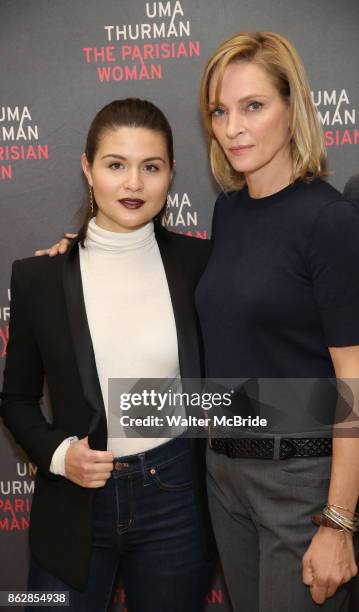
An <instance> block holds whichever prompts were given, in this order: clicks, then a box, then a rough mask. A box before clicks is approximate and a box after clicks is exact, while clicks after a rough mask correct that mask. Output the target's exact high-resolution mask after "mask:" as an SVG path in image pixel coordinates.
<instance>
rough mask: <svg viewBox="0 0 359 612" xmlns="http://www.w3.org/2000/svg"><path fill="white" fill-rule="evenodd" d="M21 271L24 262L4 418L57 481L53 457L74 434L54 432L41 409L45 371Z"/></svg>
mask: <svg viewBox="0 0 359 612" xmlns="http://www.w3.org/2000/svg"><path fill="white" fill-rule="evenodd" d="M21 271H22V270H21V262H20V261H17V262H15V263H14V264H13V271H12V277H11V317H10V327H9V336H10V338H9V342H8V345H7V359H6V365H5V371H4V385H3V391H2V394H1V397H2V400H3V401H2V405H1V413H0V414H1V416H2V417H3V420H4V423H5V425H6V427H8V429H9V430H10V431H11V433H12V434H13V436H14V438H15V440H16V442H17V443H18V444H19V445H20V446H21V447H22V448H23V449H24V450H25V451H26V453H27V454H28V456H29V457H30V459H31V460H32V461H34V463H35V464H36V465H37V466H38V468H39V469H40V470H41V471H42V472H43V473H44V474H46V475H47V476H48V477H50V478H56V476H54V475H53V474H51V472H50V470H49V468H50V463H51V459H52V455H53V453H54V451H55V450H56V448H57V447H58V446H59V444H60V443H61V442H62V441H63V440H64V439H65V438H67V437H69V436H70V435H71V432H66V431H62V430H60V429H57V428H53V427H52V426H51V424H50V423H48V422H47V420H46V419H45V417H44V416H43V414H42V411H41V408H40V398H41V397H42V394H43V383H44V370H43V364H42V358H41V354H40V350H39V347H38V345H37V342H36V339H35V336H34V332H33V326H32V324H31V321H30V320H29V317H28V313H27V308H26V301H25V297H24V296H23V295H22V288H21V281H20V279H21Z"/></svg>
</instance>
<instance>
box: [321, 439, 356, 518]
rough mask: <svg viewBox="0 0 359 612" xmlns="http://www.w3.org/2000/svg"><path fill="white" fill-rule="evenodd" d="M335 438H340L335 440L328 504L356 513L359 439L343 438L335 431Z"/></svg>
mask: <svg viewBox="0 0 359 612" xmlns="http://www.w3.org/2000/svg"><path fill="white" fill-rule="evenodd" d="M354 431H355V430H354ZM334 436H338V437H334V438H333V463H332V473H331V480H330V488H329V495H328V503H329V504H336V505H339V506H342V507H344V508H348V509H349V510H351V511H352V512H354V510H355V508H356V505H357V503H358V498H359V437H356V436H355V437H353V438H343V437H341V436H340V430H339V432H338V430H337V431H335V432H334ZM339 436H340V437H339Z"/></svg>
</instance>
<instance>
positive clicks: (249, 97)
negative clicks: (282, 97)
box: [208, 94, 267, 106]
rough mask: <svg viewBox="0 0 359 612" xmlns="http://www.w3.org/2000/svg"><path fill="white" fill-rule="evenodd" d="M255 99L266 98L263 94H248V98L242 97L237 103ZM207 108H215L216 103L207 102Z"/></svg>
mask: <svg viewBox="0 0 359 612" xmlns="http://www.w3.org/2000/svg"><path fill="white" fill-rule="evenodd" d="M255 98H267V96H265V95H264V94H250V95H249V96H244V98H240V99H239V100H237V102H246V101H247V100H251V99H252V100H254V99H255ZM208 105H209V106H216V101H215V100H213V101H212V102H208Z"/></svg>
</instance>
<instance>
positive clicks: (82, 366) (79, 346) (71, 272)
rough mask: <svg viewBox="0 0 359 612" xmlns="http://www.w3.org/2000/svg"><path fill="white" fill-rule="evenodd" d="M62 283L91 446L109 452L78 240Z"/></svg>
mask: <svg viewBox="0 0 359 612" xmlns="http://www.w3.org/2000/svg"><path fill="white" fill-rule="evenodd" d="M62 281H63V288H64V293H65V301H66V307H67V314H68V320H69V326H70V333H71V337H72V342H73V347H74V351H75V355H76V361H77V365H78V369H79V374H80V378H81V383H82V388H83V394H84V396H85V399H86V401H87V403H88V405H89V408H90V410H91V411H92V413H93V416H92V420H91V423H90V427H89V433H88V435H89V442H90V446H91V447H93V448H96V449H99V450H102V449H103V450H105V449H106V444H107V423H106V413H105V407H104V403H103V397H102V392H101V387H100V381H99V378H98V374H97V368H96V361H95V354H94V350H93V346H92V340H91V335H90V329H89V326H88V321H87V315H86V309H85V301H84V295H83V288H82V279H81V270H80V256H79V247H78V240H77V239H76V240H75V241H74V242H73V243H72V244H71V247H70V249H69V251H68V253H67V254H66V256H65V258H64V266H63V277H62Z"/></svg>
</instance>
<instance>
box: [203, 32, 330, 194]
mask: <svg viewBox="0 0 359 612" xmlns="http://www.w3.org/2000/svg"><path fill="white" fill-rule="evenodd" d="M238 61H246V62H253V63H255V64H256V65H258V66H261V67H262V68H263V69H264V70H265V71H266V72H267V73H268V75H269V76H270V78H271V79H272V82H273V83H274V85H275V87H276V88H277V90H278V92H279V94H280V95H281V96H282V98H283V100H284V101H285V103H286V104H288V105H289V129H290V137H291V155H292V162H293V171H292V180H293V181H295V180H296V179H297V178H301V179H303V180H311V179H314V178H315V177H317V176H327V175H328V172H327V171H326V149H325V145H324V139H323V132H322V128H321V125H320V123H319V119H318V115H317V111H316V109H315V106H314V104H313V101H312V98H311V94H310V88H309V83H308V79H307V76H306V74H305V70H304V67H303V64H302V61H301V59H300V57H299V55H298V52H297V51H296V49H295V48H294V47H293V45H292V44H291V43H290V42H289V41H288V40H287V39H286V38H285V37H284V36H281V35H280V34H276V33H275V32H239V33H238V34H235V35H234V36H232V37H231V38H228V39H227V40H225V41H224V42H223V43H222V44H220V45H219V47H218V48H217V49H216V50H215V52H214V53H213V55H212V57H210V59H209V60H208V62H207V65H206V66H205V69H204V73H203V76H202V80H201V86H200V106H201V113H202V117H203V120H204V124H205V127H206V131H207V134H208V146H209V156H210V162H211V167H212V172H213V174H214V177H215V179H216V180H217V181H218V183H219V185H220V186H221V188H222V189H223V190H224V191H229V190H232V189H235V190H236V189H241V188H242V187H243V186H244V184H245V177H244V174H243V173H241V172H236V171H235V170H234V169H233V168H232V167H231V165H230V164H229V162H228V160H227V158H226V156H225V154H224V152H223V150H222V148H221V146H220V145H219V143H218V141H217V140H216V138H215V136H214V133H213V130H212V121H211V113H210V108H209V86H210V83H211V80H212V78H213V76H214V74H215V76H216V78H217V85H216V93H215V98H216V100H215V103H216V104H217V103H218V102H219V99H220V91H221V86H222V81H223V75H224V71H225V70H226V68H227V66H228V65H229V64H231V63H233V62H238Z"/></svg>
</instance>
